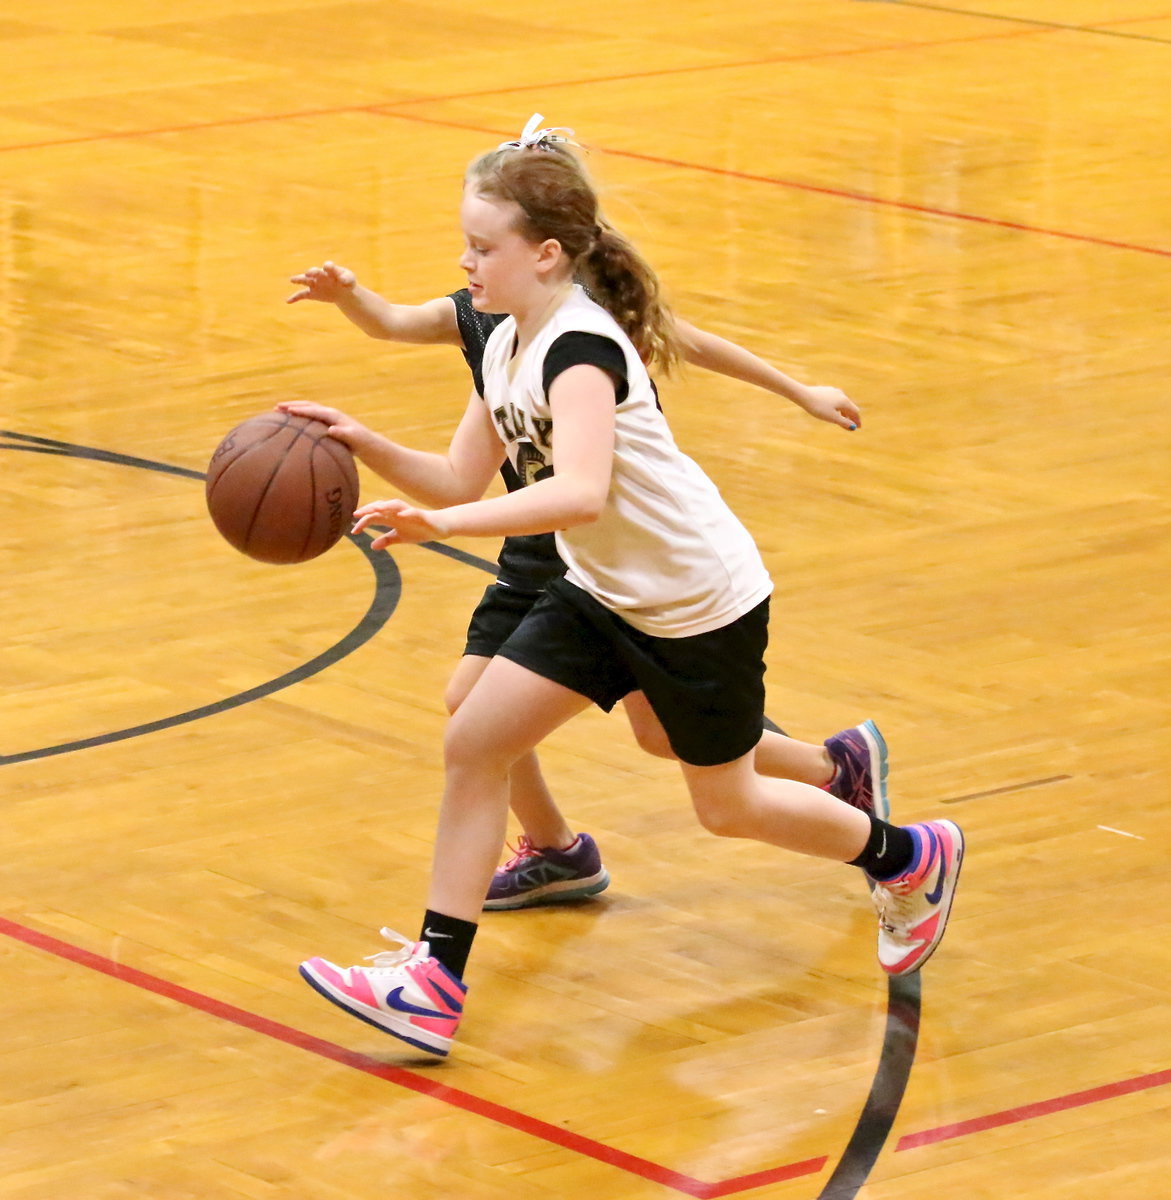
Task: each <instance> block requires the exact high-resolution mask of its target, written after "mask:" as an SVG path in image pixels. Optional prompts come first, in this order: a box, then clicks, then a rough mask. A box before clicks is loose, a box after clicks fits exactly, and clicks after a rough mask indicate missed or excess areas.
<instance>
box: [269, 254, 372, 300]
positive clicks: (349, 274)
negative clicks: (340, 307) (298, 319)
mask: <svg viewBox="0 0 1171 1200" xmlns="http://www.w3.org/2000/svg"><path fill="white" fill-rule="evenodd" d="M289 282H290V283H299V284H300V285H301V290H300V291H299V292H294V293H293V294H292V295H291V296H290V297H289V298H288V299H287V300H286V301H285V303H286V304H296V303H297V301H298V300H322V301H324V302H325V303H326V304H336V303H337V302H338V300H339V299H340V298H341V297H342V296H344V295H345V294H346V293H347V292H352V291H353V290H354V286H355V285H356V284H357V282H358V277H357V276H356V275H355V274H354V272H353V271H351V270H350V269H349V267H339V266H338V265H337V263H331V262H327V263H324V264H322V265H321V266H320V267H310V268H309V269H308V270H307V271H302V272H301V274H300V275H294V276H292V277H291V278H290V279H289Z"/></svg>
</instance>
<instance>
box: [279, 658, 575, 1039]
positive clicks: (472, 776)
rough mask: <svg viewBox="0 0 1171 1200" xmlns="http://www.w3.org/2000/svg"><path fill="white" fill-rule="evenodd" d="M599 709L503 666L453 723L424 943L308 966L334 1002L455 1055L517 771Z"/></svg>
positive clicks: (304, 969)
mask: <svg viewBox="0 0 1171 1200" xmlns="http://www.w3.org/2000/svg"><path fill="white" fill-rule="evenodd" d="M589 704H590V701H589V700H587V699H586V698H585V697H584V696H581V695H579V694H578V693H576V692H573V691H570V690H569V689H568V688H565V687H562V686H561V685H560V684H556V683H551V682H550V681H549V680H547V679H544V678H542V677H541V676H539V675H536V674H534V673H533V672H532V671H529V670H526V669H525V668H524V667H521V666H518V665H517V664H516V663H513V662H511V661H509V660H508V659H503V658H494V659H492V661H491V662H490V663H489V664H488V666H487V667H486V668H485V670H484V672H483V674H482V675H481V676H480V678H479V679H478V680H477V681H476V684H475V686H474V687H473V688H472V689H471V691H470V692H469V693H468V695H467V697H466V698H465V699H464V701H463V703H462V704H461V705H460V706H459V709H458V711H457V712H456V713H455V715H454V716H453V717H452V718H451V720H450V722H449V723H448V730H447V737H446V739H445V747H444V750H445V753H444V760H445V767H446V785H445V788H444V794H443V803H442V806H441V808H440V814H439V828H438V831H437V834H436V840H435V853H434V860H433V866H432V876H431V887H430V891H429V893H428V899H427V905H428V907H427V912H426V913H425V914H424V917H423V921H422V925H421V932H420V935H419V940H418V941H416V942H413V943H412V942H411V941H410V940H409V939H408V938H404V937H402V936H401V935H399V934H394V933H392V932H391V931H388V930H384V933H387V934H388V936H390V937H391V938H392V940H396V941H398V942H400V943H402V945H403V949H401V950H399V951H387V952H384V953H382V954H380V955H375V956H374V959H373V965H372V966H368V967H363V966H354V967H346V968H342V967H338V966H336V965H335V964H334V963H331V962H329V961H328V960H327V959H323V958H312V959H310V960H308V961H307V962H304V963H302V964H301V974H302V976H303V977H304V978H305V980H306V982H307V983H308V984H309V985H310V986H311V987H313V988H315V989H316V990H317V991H318V992H320V993H321V994H322V995H323V996H324V997H325V998H326V999H327V1000H330V1001H332V1002H333V1003H334V1004H336V1005H338V1006H339V1007H340V1008H343V1009H345V1010H346V1012H348V1013H351V1014H352V1015H353V1016H356V1017H358V1018H359V1019H360V1020H363V1021H366V1022H367V1023H369V1024H371V1025H375V1026H377V1027H378V1028H380V1029H382V1030H384V1031H385V1032H387V1033H390V1034H392V1035H393V1036H395V1037H397V1038H401V1039H402V1040H403V1041H405V1042H408V1043H410V1044H411V1045H412V1046H416V1047H418V1048H419V1049H422V1050H427V1051H429V1052H430V1053H432V1054H438V1055H445V1054H447V1052H448V1050H449V1049H450V1047H451V1039H452V1037H453V1036H454V1035H455V1031H456V1029H457V1028H458V1026H459V1022H460V1017H461V1016H462V1013H463V1000H464V996H465V994H466V992H467V988H466V986H465V985H464V983H463V980H462V975H463V969H464V964H465V962H466V960H467V957H468V953H469V951H470V950H471V945H472V940H473V938H474V937H475V933H476V921H477V919H478V917H479V914H480V909H481V907H482V905H483V903H484V896H485V894H486V893H487V891H488V885H489V883H490V881H491V879H492V872H493V870H494V868H495V866H496V862H497V859H498V858H499V856H500V850H501V847H502V846H503V844H504V831H505V823H506V820H507V815H508V779H509V771H510V769H511V767H512V765H513V763H514V762H515V761H516V760H517V759H518V758H520V757H521V756H522V755H524V754H525V753H527V752H528V751H531V750H532V749H533V747H534V746H536V745H537V744H538V743H539V742H540V741H541V740H542V739H543V738H545V737H547V736H548V735H549V734H550V733H552V732H553V730H555V729H556V728H558V727H559V726H560V725H563V724H564V723H565V722H566V721H568V720H569V719H570V718H571V717H573V716H576V714H577V713H579V712H581V711H582V710H583V709H585V708H587V707H588V706H589Z"/></svg>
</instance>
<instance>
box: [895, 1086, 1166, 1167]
mask: <svg viewBox="0 0 1171 1200" xmlns="http://www.w3.org/2000/svg"><path fill="white" fill-rule="evenodd" d="M1168 1083H1171V1071H1152V1072H1151V1074H1149V1075H1136V1076H1135V1077H1134V1078H1133V1079H1122V1080H1119V1081H1118V1082H1117V1083H1106V1084H1103V1085H1102V1086H1101V1087H1095V1088H1086V1090H1085V1091H1081V1092H1069V1093H1068V1094H1067V1095H1065V1096H1055V1097H1053V1099H1051V1100H1038V1101H1036V1102H1035V1103H1033V1104H1022V1105H1020V1106H1019V1107H1017V1108H1006V1109H1003V1110H1001V1111H1000V1112H996V1113H989V1114H988V1115H987V1116H984V1117H972V1118H971V1119H970V1120H967V1121H956V1122H954V1123H953V1124H951V1125H938V1126H936V1128H934V1129H924V1130H923V1131H922V1132H921V1133H908V1134H907V1135H906V1136H905V1137H901V1138H899V1141H898V1145H896V1146H895V1150H896V1151H898V1150H913V1149H914V1148H915V1147H916V1146H930V1145H933V1144H934V1143H935V1142H947V1141H951V1140H952V1139H953V1138H959V1137H966V1136H967V1135H968V1134H970V1133H983V1132H984V1131H985V1130H986V1129H999V1128H1000V1127H1001V1126H1002V1125H1016V1124H1018V1123H1019V1122H1021V1121H1031V1120H1033V1118H1034V1117H1047V1116H1049V1115H1050V1114H1051V1113H1058V1112H1065V1111H1066V1110H1067V1109H1070V1108H1081V1107H1082V1106H1083V1105H1086V1104H1098V1103H1099V1102H1100V1101H1102V1100H1113V1099H1115V1098H1116V1097H1118V1096H1129V1095H1130V1094H1131V1093H1132V1092H1145V1091H1147V1090H1148V1089H1149V1088H1156V1087H1163V1086H1164V1085H1166V1084H1168Z"/></svg>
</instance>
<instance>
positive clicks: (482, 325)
mask: <svg viewBox="0 0 1171 1200" xmlns="http://www.w3.org/2000/svg"><path fill="white" fill-rule="evenodd" d="M536 120H537V122H538V123H539V120H540V118H539V117H538V118H536ZM292 282H294V283H296V284H298V285H300V286H299V290H298V291H296V292H294V293H293V295H291V296H290V297H289V301H288V302H289V303H296V302H298V301H301V300H317V301H321V302H325V303H330V304H334V305H336V306H337V307H338V309H339V310H340V311H341V312H342V313H344V314H345V315H346V317H347V318H348V319H349V320H350V321H351V322H352V323H353V324H354V325H356V326H357V327H358V328H359V329H361V330H362V331H363V332H365V333H367V334H368V335H370V336H371V337H376V338H383V339H388V340H391V341H402V342H415V343H419V342H422V343H432V344H448V345H455V346H458V347H459V348H460V350H461V351H462V353H463V355H464V358H465V360H466V361H467V364H468V367H469V369H470V371H471V375H472V380H473V383H474V385H475V388H476V391H477V393H479V394H481V395H482V394H483V391H484V380H483V362H484V350H485V348H486V347H487V343H488V339H489V337H490V336H491V334H492V332H493V330H495V328H496V326H497V325H499V324H500V322H501V321H503V320H504V319H505V317H504V314H493V313H481V312H477V310H476V309H475V307H474V306H473V304H472V299H471V294H470V293H469V291H468V290H467V288H462V289H460V290H459V291H457V292H453V293H451V294H450V295H448V296H443V297H437V298H436V299H434V300H430V301H427V302H425V303H423V304H392V303H390V302H389V301H387V300H386V299H384V298H383V297H382V296H380V295H378V294H377V293H376V292H373V291H371V290H370V289H369V288H367V287H364V286H362V285H361V284H359V283H358V280H357V278H356V276H355V275H354V273H353V271H350V270H349V269H347V268H345V267H340V266H338V265H337V264H335V263H329V262H327V263H325V264H324V265H323V266H320V267H310V268H309V269H308V270H306V271H303V272H301V273H300V274H298V275H295V276H293V279H292ZM676 330H677V332H678V333H679V335H680V341H681V343H682V354H683V357H684V359H685V360H686V361H687V362H688V363H689V364H694V365H697V366H702V367H704V368H706V369H707V370H710V371H715V372H717V373H719V374H723V375H727V376H730V377H733V378H737V379H740V380H743V381H744V382H746V383H751V384H753V385H754V386H756V387H759V388H762V389H764V390H766V391H770V392H773V393H775V394H777V395H781V396H784V397H785V398H786V399H788V400H791V401H792V402H793V403H795V404H797V405H798V406H799V407H801V408H802V409H803V410H804V411H806V412H808V413H809V414H810V415H811V416H815V417H818V418H819V419H821V420H824V421H829V422H831V423H833V424H836V425H839V426H842V427H844V428H846V429H850V430H852V429H856V428H857V427H858V425H859V423H860V420H861V417H860V414H859V411H858V406H857V405H856V404H855V403H854V402H853V401H852V400H851V399H850V398H849V397H848V396H847V395H846V394H845V393H844V392H842V391H841V390H840V389H839V388H833V387H809V386H807V385H804V384H801V383H799V382H797V381H796V380H795V379H791V378H789V376H787V375H785V374H783V373H782V372H780V371H778V370H777V369H776V368H775V367H772V366H770V365H769V364H768V363H766V362H764V361H763V360H762V359H760V358H758V357H757V356H756V355H754V354H752V353H751V352H749V351H748V350H745V349H744V348H743V347H742V346H738V345H736V344H735V343H734V342H729V341H727V340H726V339H724V338H720V337H716V336H715V335H714V334H710V333H707V332H705V331H704V330H701V329H697V328H695V327H694V326H692V325H688V324H687V323H686V322H683V321H676ZM279 407H280V408H281V409H282V410H283V411H285V412H289V413H293V414H296V415H299V416H306V417H312V418H315V419H317V420H321V421H325V422H327V423H328V424H329V425H330V433H331V434H332V435H333V436H334V437H336V438H338V439H340V440H341V441H343V442H345V443H346V444H347V445H348V446H349V447H350V449H351V450H352V451H353V452H354V454H356V455H357V456H358V457H359V458H360V459H361V460H362V461H363V462H364V463H365V464H366V466H368V467H369V468H370V469H371V470H372V471H374V472H375V473H376V474H379V475H381V476H382V478H384V479H386V480H387V481H388V482H389V483H391V484H394V485H395V486H396V487H402V486H403V485H404V484H409V482H410V478H409V471H405V470H404V469H403V467H404V461H403V460H404V458H405V459H406V460H407V462H408V463H409V462H410V461H412V459H413V458H414V456H415V455H416V453H417V452H414V451H411V450H409V449H408V448H406V447H402V446H398V445H396V444H395V443H393V442H392V441H391V440H390V439H389V438H386V437H383V436H381V435H379V434H377V433H375V432H374V431H373V430H371V429H369V428H368V427H366V426H365V425H363V424H361V423H360V422H358V421H356V420H354V419H353V418H352V417H349V416H347V415H346V414H345V413H342V412H339V411H338V410H337V409H334V408H330V407H327V406H325V405H321V404H315V403H312V402H308V401H294V402H290V403H286V404H282V405H280V406H279ZM500 474H501V476H502V478H503V479H504V482H505V485H506V487H507V488H508V490H509V491H514V490H516V488H518V487H521V486H523V483H522V481H521V479H520V477H519V476H518V475H517V473H516V472H515V470H513V467H512V464H511V462H509V461H507V460H506V461H505V462H504V463H503V464H502V466H501V470H500ZM404 490H409V489H407V488H404ZM415 499H419V500H422V501H423V502H424V503H426V502H427V501H428V497H427V496H426V495H416V496H415ZM564 573H565V564H564V563H563V562H562V561H561V559H560V557H559V556H558V553H557V548H556V545H555V539H554V535H553V534H552V533H546V534H532V535H529V536H524V537H509V538H505V539H504V543H503V545H502V547H501V551H500V558H499V570H498V576H497V579H496V581H495V582H494V583H492V584H490V585H489V586H488V587H487V588H486V589H485V591H484V596H483V599H482V600H481V601H480V603H479V605H478V606H477V608H476V611H475V612H474V613H473V615H472V618H471V622H470V625H469V628H468V637H467V644H466V646H465V648H464V657H463V659H462V660H461V662H460V664H459V667H458V668H457V669H456V672H455V673H454V675H453V676H452V678H451V681H450V683H449V684H448V687H447V690H446V694H445V699H446V701H447V705H448V709H449V711H451V712H454V711H455V710H456V709H457V708H458V707H459V705H460V703H461V702H462V700H463V698H464V696H466V695H467V693H468V692H469V691H470V690H471V688H472V686H473V685H474V684H475V682H476V680H477V679H478V678H479V676H480V673H481V672H482V671H483V669H484V667H485V666H486V665H487V663H488V661H489V660H490V659H491V658H492V657H493V656H494V655H495V654H496V652H497V651H498V650H499V649H500V647H501V646H502V645H503V644H504V642H505V641H507V639H508V637H509V636H510V635H511V634H512V633H513V631H514V630H515V629H516V627H517V626H518V625H519V624H520V622H521V620H522V619H523V617H524V615H525V614H526V613H527V611H528V609H529V608H531V607H532V605H533V604H534V603H536V600H537V599H538V598H539V596H540V593H541V592H542V591H543V590H544V588H545V585H546V584H547V583H548V582H549V581H550V580H551V579H555V578H558V577H559V576H561V575H563V574H564ZM622 706H623V708H624V710H625V712H626V714H627V716H628V718H629V720H630V724H631V727H632V729H633V731H634V734H635V738H636V740H637V741H638V743H639V745H640V746H641V747H643V749H645V750H647V751H648V752H649V753H651V754H656V755H659V756H661V757H667V758H674V757H675V755H674V753H673V752H672V751H671V748H670V744H669V742H668V741H667V738H666V734H665V733H664V732H663V728H662V725H661V724H660V722H659V721H658V718H657V717H655V715H654V712H653V710H652V709H651V708H650V707H649V705H648V704H647V703H646V699H645V697H644V696H643V695H642V693H641V692H632V693H631V694H630V695H628V696H624V697H623V699H622ZM886 756H887V751H886V743H885V740H884V739H883V737H882V734H881V732H880V731H879V729H878V727H877V726H876V725H875V724H874V722H873V721H865V722H863V723H862V724H861V725H857V726H854V727H852V728H850V729H843V730H841V731H840V732H838V733H836V734H834V735H833V736H831V737H829V738H827V739H826V740H825V742H824V743H823V744H821V745H815V744H812V743H809V742H800V741H797V740H796V739H794V738H790V737H787V736H786V735H784V734H783V733H782V732H780V731H777V730H774V729H771V728H766V729H765V730H764V731H763V732H762V734H761V739H760V741H759V742H758V743H757V747H756V759H755V762H756V769H757V770H758V771H759V772H760V773H761V774H762V775H775V776H778V777H780V778H786V779H800V780H803V781H804V782H806V783H813V784H816V785H817V786H819V787H824V788H826V790H827V791H829V792H830V793H831V794H832V795H834V796H837V797H838V799H840V800H844V801H845V802H846V803H848V804H852V805H854V807H855V808H861V809H863V810H864V811H867V812H874V813H875V814H876V815H878V816H880V817H882V818H883V819H884V820H885V819H887V817H888V815H889V809H890V806H889V803H888V800H887V795H886V777H887V761H886ZM509 802H510V806H511V808H512V810H513V813H514V814H515V816H516V817H517V819H518V820H519V821H520V824H521V827H522V830H523V832H522V834H521V836H520V839H519V842H518V845H517V847H516V848H515V852H514V853H513V855H512V856H511V857H510V858H509V860H508V861H507V862H506V863H505V864H504V865H503V866H501V867H500V868H498V869H497V871H496V873H495V874H494V876H493V878H492V884H491V886H490V887H489V889H488V895H487V897H486V898H485V900H484V907H485V908H486V909H516V908H528V907H532V906H535V905H545V904H554V903H558V902H564V901H572V900H580V899H583V898H585V897H589V896H596V895H597V894H598V893H600V892H602V891H603V890H605V888H606V887H607V886H608V884H609V882H610V876H609V872H608V871H607V870H606V868H605V866H604V865H603V860H602V855H601V853H600V851H599V848H598V846H597V843H596V842H595V841H594V839H593V838H592V837H591V836H590V835H589V834H588V833H585V832H574V831H573V830H572V829H571V827H570V826H569V824H568V823H567V822H566V820H565V817H564V816H563V815H562V813H561V811H560V809H559V808H558V806H557V804H556V802H555V801H554V799H553V796H552V793H551V792H550V790H549V787H548V785H547V784H546V782H545V779H544V776H543V773H542V771H541V767H540V763H539V761H538V758H537V754H536V752H535V751H534V752H532V753H530V754H528V755H526V756H524V758H523V759H521V760H520V761H519V762H517V763H514V764H513V767H512V770H511V771H510V773H509Z"/></svg>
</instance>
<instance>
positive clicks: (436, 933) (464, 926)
mask: <svg viewBox="0 0 1171 1200" xmlns="http://www.w3.org/2000/svg"><path fill="white" fill-rule="evenodd" d="M479 928H480V927H479V925H477V924H476V923H475V922H474V921H461V920H460V919H459V917H447V916H444V915H443V913H437V912H432V911H431V909H428V910H427V912H426V915H425V916H424V917H423V928H422V931H421V932H420V933H419V941H421V942H426V943H427V945H428V946H430V947H431V957H432V958H437V959H438V960H439V961H440V962H441V963H442V964H443V965H444V966H445V967H446V968H447V969H448V970H449V971H450V972H451V973H452V974H453V975H454V976H455V977H456V979H463V977H464V967H466V966H467V965H468V955H469V954H471V952H472V941H473V939H474V938H475V936H476V930H477V929H479Z"/></svg>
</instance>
